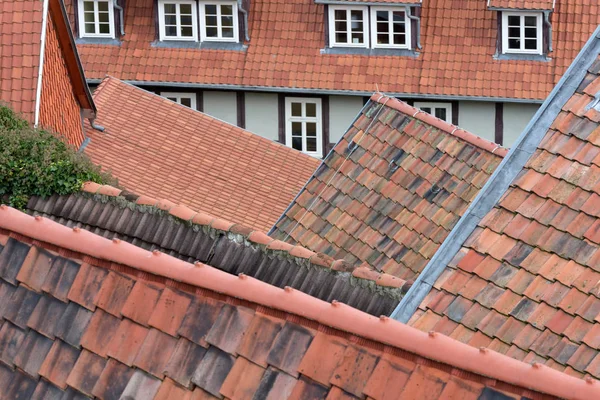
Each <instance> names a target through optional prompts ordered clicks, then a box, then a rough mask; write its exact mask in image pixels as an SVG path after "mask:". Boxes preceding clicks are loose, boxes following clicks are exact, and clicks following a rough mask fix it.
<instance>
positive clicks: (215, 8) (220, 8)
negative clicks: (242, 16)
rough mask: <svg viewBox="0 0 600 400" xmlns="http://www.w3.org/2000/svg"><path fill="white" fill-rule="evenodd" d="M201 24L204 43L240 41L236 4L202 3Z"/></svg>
mask: <svg viewBox="0 0 600 400" xmlns="http://www.w3.org/2000/svg"><path fill="white" fill-rule="evenodd" d="M200 24H201V27H202V29H201V31H200V36H201V40H202V41H218V42H238V41H239V39H238V38H239V33H238V10H237V3H236V2H217V3H205V2H200Z"/></svg>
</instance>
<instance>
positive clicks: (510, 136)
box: [504, 103, 540, 147]
mask: <svg viewBox="0 0 600 400" xmlns="http://www.w3.org/2000/svg"><path fill="white" fill-rule="evenodd" d="M538 108H540V105H539V104H523V103H504V147H510V146H512V145H513V143H514V142H515V141H516V140H517V138H518V137H519V136H520V135H521V132H523V129H525V127H526V126H527V124H528V123H529V121H531V118H533V115H534V114H535V113H536V112H537V110H538Z"/></svg>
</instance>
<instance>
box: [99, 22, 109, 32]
mask: <svg viewBox="0 0 600 400" xmlns="http://www.w3.org/2000/svg"><path fill="white" fill-rule="evenodd" d="M100 33H105V34H109V33H110V25H108V24H100Z"/></svg>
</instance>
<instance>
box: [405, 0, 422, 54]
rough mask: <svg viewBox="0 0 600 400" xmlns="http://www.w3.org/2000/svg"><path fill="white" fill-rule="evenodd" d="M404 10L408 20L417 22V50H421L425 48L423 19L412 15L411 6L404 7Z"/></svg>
mask: <svg viewBox="0 0 600 400" xmlns="http://www.w3.org/2000/svg"><path fill="white" fill-rule="evenodd" d="M404 10H405V11H404V12H405V13H406V16H407V17H408V19H410V20H411V21H417V33H416V37H417V49H419V50H421V49H422V48H423V46H421V17H417V16H416V15H412V13H411V12H410V5H406V6H404Z"/></svg>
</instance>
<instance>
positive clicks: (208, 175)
mask: <svg viewBox="0 0 600 400" xmlns="http://www.w3.org/2000/svg"><path fill="white" fill-rule="evenodd" d="M94 100H95V101H96V102H97V104H98V108H99V109H100V111H99V113H98V118H97V120H96V123H97V124H100V125H102V126H104V127H105V128H106V130H105V131H104V132H99V131H97V130H94V129H92V128H91V126H90V125H89V124H88V123H86V131H87V135H88V137H90V138H91V139H92V141H91V143H90V145H89V146H88V147H87V148H86V153H87V154H88V155H89V156H90V157H91V159H92V160H93V161H94V162H95V163H96V164H100V165H102V166H103V167H104V168H107V169H110V170H111V171H112V173H113V175H114V176H115V177H117V178H118V179H119V182H120V184H121V185H123V186H125V187H126V188H128V189H129V190H131V191H135V192H138V193H144V194H146V195H148V196H154V197H158V198H164V199H169V200H171V201H174V202H176V203H183V204H186V205H188V206H189V207H192V208H194V209H201V210H204V212H207V213H209V214H212V215H215V216H217V217H220V218H224V219H227V220H231V221H237V222H239V223H243V224H245V225H249V226H252V227H254V228H257V229H260V230H267V229H269V228H270V227H271V226H273V224H274V223H275V221H276V220H277V218H278V217H279V216H280V215H281V213H283V211H284V210H285V208H286V207H287V205H288V204H289V203H290V202H291V201H292V199H293V198H294V196H295V195H296V193H297V192H298V191H299V190H300V189H301V188H302V186H303V185H304V184H305V183H306V181H307V180H308V178H309V177H310V176H311V174H312V173H313V172H314V170H315V169H316V168H317V166H318V165H319V160H317V159H315V158H313V157H310V156H307V155H306V154H303V153H301V152H299V151H297V150H294V149H291V148H289V147H287V146H284V145H281V144H279V143H275V142H273V141H271V140H268V139H265V138H262V137H260V136H258V135H255V134H252V133H250V132H248V131H245V130H243V129H241V128H238V127H235V126H233V125H230V124H227V123H225V122H222V121H220V120H218V119H215V118H212V117H209V116H208V115H206V114H203V113H200V112H197V111H193V110H191V109H189V108H187V107H184V106H181V105H178V104H176V103H174V102H172V101H170V100H167V99H164V98H162V97H160V96H157V95H154V94H152V93H150V92H147V91H145V90H142V89H139V88H136V87H135V86H131V85H128V84H125V83H123V82H121V81H119V80H118V79H114V78H106V79H105V80H104V82H103V83H102V85H101V86H100V87H99V88H98V89H97V90H96V91H95V93H94Z"/></svg>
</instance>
